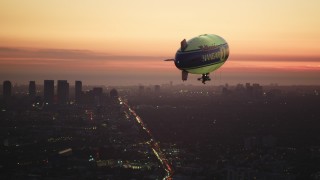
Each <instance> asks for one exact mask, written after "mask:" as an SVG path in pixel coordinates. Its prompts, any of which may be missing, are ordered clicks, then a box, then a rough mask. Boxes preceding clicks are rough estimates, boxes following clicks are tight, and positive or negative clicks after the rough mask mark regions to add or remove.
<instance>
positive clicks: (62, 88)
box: [57, 80, 69, 104]
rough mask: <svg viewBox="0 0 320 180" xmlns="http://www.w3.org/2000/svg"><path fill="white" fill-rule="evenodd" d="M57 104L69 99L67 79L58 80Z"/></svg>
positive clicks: (65, 102) (64, 102)
mask: <svg viewBox="0 0 320 180" xmlns="http://www.w3.org/2000/svg"><path fill="white" fill-rule="evenodd" d="M57 95H58V104H67V102H68V101H69V83H68V81H67V80H58V94H57Z"/></svg>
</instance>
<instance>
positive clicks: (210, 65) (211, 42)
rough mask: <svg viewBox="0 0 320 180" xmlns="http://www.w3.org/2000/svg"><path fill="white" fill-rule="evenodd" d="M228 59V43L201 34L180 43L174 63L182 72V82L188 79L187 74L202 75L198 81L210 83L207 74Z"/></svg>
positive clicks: (216, 37)
mask: <svg viewBox="0 0 320 180" xmlns="http://www.w3.org/2000/svg"><path fill="white" fill-rule="evenodd" d="M228 57H229V46H228V43H227V42H226V41H225V40H224V39H223V38H222V37H220V36H218V35H214V34H202V35H199V36H197V37H194V38H192V39H190V40H188V41H186V40H185V39H184V40H182V41H181V47H180V48H179V49H178V50H177V53H176V56H175V58H174V59H167V60H166V61H174V64H175V65H176V67H177V68H178V69H180V70H181V71H182V80H183V81H186V80H187V79H188V73H191V74H202V76H201V77H200V78H198V80H199V81H202V83H204V84H205V83H206V81H210V80H211V79H210V77H209V73H210V72H212V71H215V70H217V69H218V68H220V67H221V66H222V65H223V64H224V63H225V62H226V61H227V59H228Z"/></svg>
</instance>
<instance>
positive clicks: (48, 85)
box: [43, 80, 54, 104]
mask: <svg viewBox="0 0 320 180" xmlns="http://www.w3.org/2000/svg"><path fill="white" fill-rule="evenodd" d="M43 96H44V102H45V103H46V104H53V96H54V80H44V91H43Z"/></svg>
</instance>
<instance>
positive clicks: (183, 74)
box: [181, 70, 188, 81]
mask: <svg viewBox="0 0 320 180" xmlns="http://www.w3.org/2000/svg"><path fill="white" fill-rule="evenodd" d="M181 75H182V81H186V80H187V79H188V72H187V71H185V70H182V71H181Z"/></svg>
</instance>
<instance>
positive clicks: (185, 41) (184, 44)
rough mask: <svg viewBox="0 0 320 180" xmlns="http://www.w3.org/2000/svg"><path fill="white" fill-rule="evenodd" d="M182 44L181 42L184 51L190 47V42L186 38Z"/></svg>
mask: <svg viewBox="0 0 320 180" xmlns="http://www.w3.org/2000/svg"><path fill="white" fill-rule="evenodd" d="M180 44H181V48H180V49H181V51H184V50H185V49H186V48H187V47H188V43H187V40H186V39H184V40H182V41H181V43H180Z"/></svg>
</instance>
